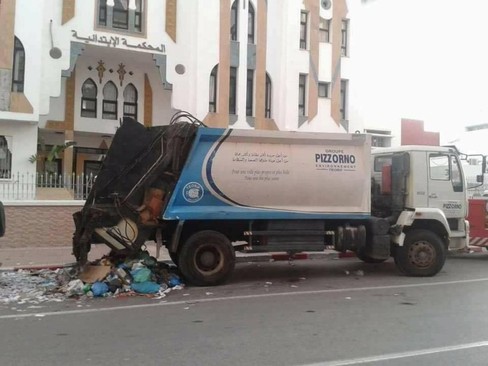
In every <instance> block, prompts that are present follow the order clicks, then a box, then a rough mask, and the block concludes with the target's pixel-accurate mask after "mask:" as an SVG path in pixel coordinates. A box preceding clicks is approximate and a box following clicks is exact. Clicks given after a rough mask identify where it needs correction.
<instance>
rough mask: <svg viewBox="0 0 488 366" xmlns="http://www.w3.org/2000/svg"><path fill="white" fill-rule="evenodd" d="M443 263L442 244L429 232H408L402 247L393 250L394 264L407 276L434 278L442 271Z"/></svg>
mask: <svg viewBox="0 0 488 366" xmlns="http://www.w3.org/2000/svg"><path fill="white" fill-rule="evenodd" d="M445 261H446V248H445V246H444V243H443V242H442V240H441V238H440V237H439V236H438V235H437V234H435V233H434V232H432V231H429V230H420V229H415V230H411V231H409V232H408V233H407V236H406V238H405V241H404V243H403V246H401V247H397V248H396V250H395V264H396V266H397V268H398V269H399V270H400V272H402V273H404V274H406V275H407V276H414V277H429V276H434V275H436V274H437V273H438V272H439V271H440V270H441V269H442V267H443V266H444V262H445Z"/></svg>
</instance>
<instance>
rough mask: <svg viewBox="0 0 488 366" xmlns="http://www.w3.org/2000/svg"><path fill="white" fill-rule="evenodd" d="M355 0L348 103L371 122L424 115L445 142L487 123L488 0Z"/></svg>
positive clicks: (394, 125) (385, 123)
mask: <svg viewBox="0 0 488 366" xmlns="http://www.w3.org/2000/svg"><path fill="white" fill-rule="evenodd" d="M351 1H352V2H354V3H355V4H354V5H353V6H354V10H355V11H354V18H352V17H351V37H352V39H351V52H350V55H351V61H352V65H353V68H352V70H353V75H352V77H351V79H352V80H353V81H354V82H355V84H354V88H355V90H354V92H353V91H352V90H351V93H353V94H354V95H352V96H351V98H352V99H351V100H350V107H351V108H353V109H354V111H353V112H354V115H356V116H358V118H360V119H362V120H363V122H364V124H365V126H366V127H376V128H378V127H382V128H385V129H390V130H392V131H393V132H394V133H398V132H399V127H400V119H401V118H402V117H404V118H411V119H419V120H423V121H424V122H425V128H426V130H428V131H438V132H440V133H441V143H442V144H445V143H448V142H451V141H454V140H456V139H457V140H462V139H463V138H464V135H465V134H464V133H463V131H464V127H465V126H466V125H472V124H480V123H488V21H486V16H487V14H488V0H462V1H461V0H457V1H454V0H372V1H370V2H369V3H368V4H366V5H361V2H360V0H349V2H351ZM351 10H352V9H351ZM352 19H354V20H352ZM351 88H352V87H351ZM487 137H488V135H487ZM486 145H488V144H486ZM487 149H488V148H487ZM487 153H488V150H487Z"/></svg>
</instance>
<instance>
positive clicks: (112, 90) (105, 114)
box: [102, 81, 118, 119]
mask: <svg viewBox="0 0 488 366" xmlns="http://www.w3.org/2000/svg"><path fill="white" fill-rule="evenodd" d="M117 97H118V93H117V87H116V86H115V84H114V83H113V82H111V81H109V82H107V84H105V86H104V87H103V108H102V118H103V119H117Z"/></svg>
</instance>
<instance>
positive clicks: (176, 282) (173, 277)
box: [168, 274, 182, 287]
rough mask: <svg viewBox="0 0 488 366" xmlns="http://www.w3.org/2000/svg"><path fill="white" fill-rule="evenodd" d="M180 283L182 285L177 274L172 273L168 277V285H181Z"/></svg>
mask: <svg viewBox="0 0 488 366" xmlns="http://www.w3.org/2000/svg"><path fill="white" fill-rule="evenodd" d="M181 285H182V283H181V279H180V278H179V277H178V276H177V275H175V274H172V275H171V277H170V278H169V281H168V286H169V287H175V286H181Z"/></svg>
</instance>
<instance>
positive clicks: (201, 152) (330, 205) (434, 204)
mask: <svg viewBox="0 0 488 366" xmlns="http://www.w3.org/2000/svg"><path fill="white" fill-rule="evenodd" d="M461 158H462V156H461V155H460V154H459V153H458V151H457V150H456V149H455V148H450V147H426V146H419V147H401V148H386V149H374V150H372V148H371V142H370V136H369V135H367V134H360V133H353V134H351V133H308V132H292V131H264V130H260V131H257V130H239V129H221V128H209V127H206V126H205V125H204V124H203V123H201V122H200V121H198V120H197V119H196V118H194V117H193V116H191V115H190V114H187V113H184V112H180V113H177V114H176V115H175V116H174V117H173V118H172V120H171V121H170V123H169V124H168V125H166V126H158V127H144V126H143V125H142V124H141V123H139V122H137V121H135V120H133V119H131V118H124V119H123V121H122V122H121V126H120V127H119V128H118V130H117V132H116V134H115V135H114V138H113V141H112V144H111V146H110V149H109V150H108V152H107V154H106V157H105V160H104V161H103V164H102V166H101V168H100V171H99V172H98V174H97V177H96V180H95V183H94V185H93V187H92V189H91V191H90V193H89V196H88V198H87V199H86V203H85V205H84V207H83V208H82V210H81V211H79V212H76V213H75V214H74V215H73V218H74V222H75V226H76V230H75V232H74V236H73V254H74V255H75V257H76V260H77V262H78V263H79V264H80V265H81V266H82V265H83V264H85V263H86V262H87V255H88V252H89V251H90V247H91V245H92V244H95V243H104V244H106V245H108V246H109V247H110V248H111V249H112V251H113V252H115V253H118V252H120V253H126V254H131V253H136V252H137V251H140V250H141V248H142V247H143V245H144V243H146V242H147V241H154V242H156V245H157V248H158V249H159V248H161V247H162V246H165V247H166V248H167V250H168V252H169V255H170V256H171V259H172V260H173V262H174V263H176V264H177V265H178V267H179V270H180V272H181V274H182V275H183V276H184V278H185V279H186V281H188V282H189V283H192V284H195V285H203V286H208V285H217V284H221V283H223V282H225V281H226V280H227V279H228V278H229V276H230V275H231V273H232V272H233V270H234V266H235V262H236V257H235V253H236V251H241V252H247V253H252V252H272V253H276V252H284V253H288V254H290V255H294V254H296V253H300V252H313V251H324V250H325V249H327V248H329V249H331V248H332V249H335V250H337V251H339V252H346V251H351V252H355V253H356V255H357V257H359V258H360V259H361V260H363V261H365V262H368V263H381V262H383V261H385V260H387V259H389V258H390V257H393V258H394V261H395V263H396V267H397V268H398V270H399V271H400V272H402V273H404V274H406V275H409V276H433V275H435V274H437V273H438V272H439V271H440V270H441V269H442V267H443V265H444V262H445V259H446V253H447V251H448V250H449V249H462V248H466V246H467V243H468V241H469V224H468V223H467V221H466V220H465V217H466V214H467V196H466V191H467V186H466V180H465V177H464V174H463V170H462V165H461V163H460V159H461ZM485 165H486V163H485V162H484V161H483V171H484V170H485Z"/></svg>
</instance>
